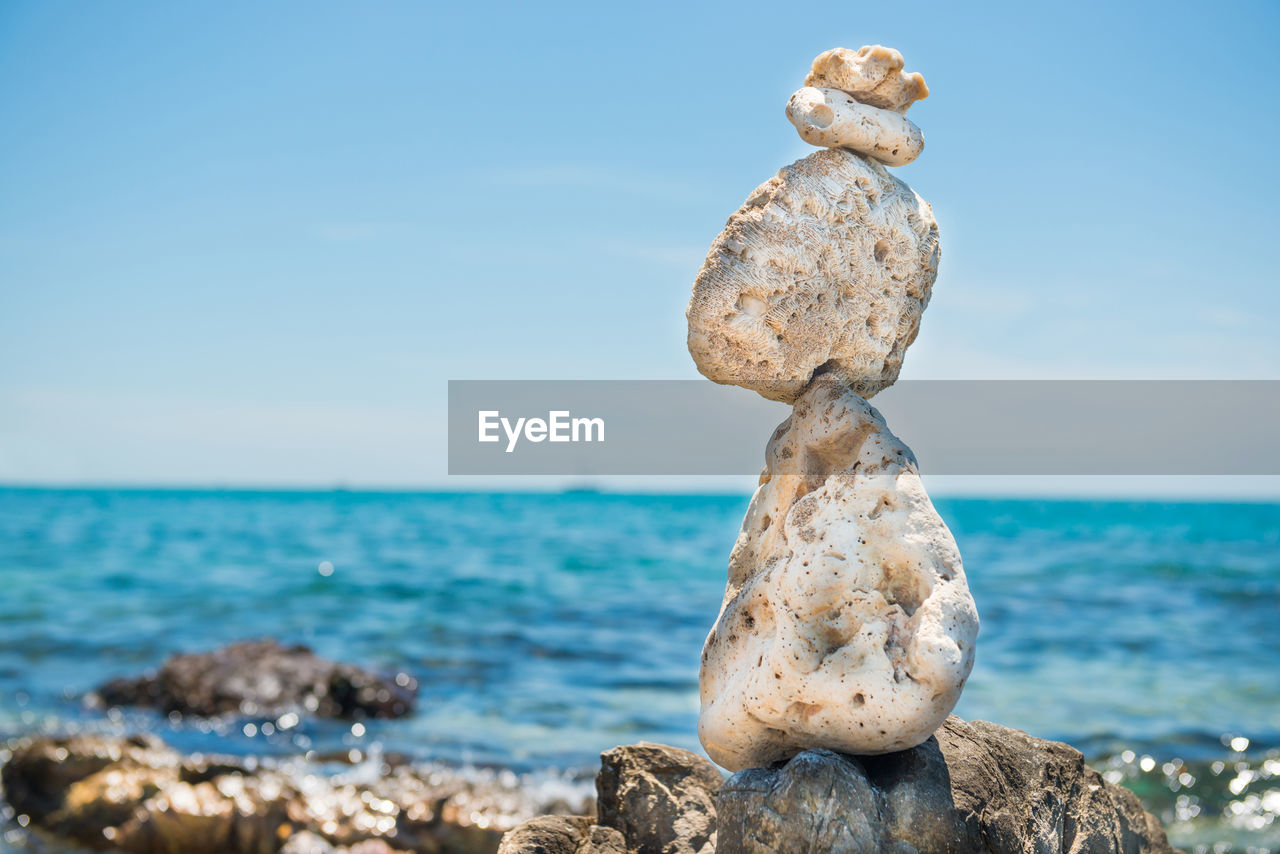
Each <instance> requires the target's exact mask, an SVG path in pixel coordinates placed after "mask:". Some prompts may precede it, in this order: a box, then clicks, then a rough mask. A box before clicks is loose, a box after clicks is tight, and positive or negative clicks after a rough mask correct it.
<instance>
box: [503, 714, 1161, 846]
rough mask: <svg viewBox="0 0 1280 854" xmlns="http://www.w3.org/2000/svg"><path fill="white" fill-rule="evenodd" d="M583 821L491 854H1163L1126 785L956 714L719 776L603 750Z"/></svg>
mask: <svg viewBox="0 0 1280 854" xmlns="http://www.w3.org/2000/svg"><path fill="white" fill-rule="evenodd" d="M596 789H597V805H598V806H597V812H596V815H594V816H577V817H563V816H543V817H539V818H536V819H533V820H531V821H528V822H525V823H524V824H522V825H520V826H519V827H517V828H516V829H515V830H513V831H511V832H510V833H508V834H507V835H506V837H505V838H504V839H503V841H502V847H501V848H500V849H499V851H500V852H501V854H615V852H617V854H621V852H634V854H712V852H717V851H718V852H721V853H722V854H807V852H866V853H867V854H872V852H893V854H1021V852H1037V854H1114V852H1123V854H1174V849H1173V848H1172V847H1170V845H1169V841H1168V839H1167V838H1166V836H1165V832H1164V830H1163V828H1162V827H1161V826H1160V823H1159V822H1158V821H1157V820H1156V819H1155V818H1154V817H1153V816H1151V815H1150V814H1149V813H1147V812H1145V811H1144V810H1143V809H1142V806H1141V804H1139V803H1138V799H1137V798H1136V797H1135V796H1134V795H1133V793H1132V792H1129V791H1128V790H1126V789H1124V788H1121V787H1119V786H1115V785H1112V784H1111V783H1108V782H1106V781H1105V780H1103V778H1102V777H1101V776H1100V775H1099V774H1098V772H1097V771H1094V770H1093V769H1092V768H1090V767H1089V766H1087V765H1086V764H1085V762H1084V757H1083V755H1082V754H1081V753H1080V752H1079V751H1078V750H1075V749H1074V748H1072V747H1070V746H1068V745H1066V744H1062V743H1060V742H1053V741H1045V740H1043V739H1038V738H1034V737H1032V736H1029V735H1027V734H1026V733H1024V732H1020V731H1018V730H1012V729H1008V728H1006V727H1002V726H998V725H996V724H991V723H985V722H974V723H968V722H965V721H962V720H960V719H959V718H956V717H954V716H952V717H950V718H949V719H948V720H947V721H946V723H945V724H944V725H943V726H942V728H941V729H939V730H938V732H937V734H936V735H935V736H933V737H931V738H929V739H928V740H927V741H926V742H925V743H924V744H922V745H920V746H918V747H915V748H912V749H910V750H904V751H900V752H897V753H890V754H885V755H881V756H874V757H860V758H856V757H852V756H844V755H842V754H839V753H834V752H832V751H830V750H808V751H804V752H802V753H800V754H798V755H797V756H795V757H794V758H792V759H791V760H789V761H786V762H778V763H775V764H774V765H771V766H769V767H766V768H752V769H748V770H745V771H740V772H738V773H737V774H735V775H733V776H732V777H730V778H729V779H728V780H727V781H725V782H724V783H723V784H721V782H720V780H719V774H718V772H717V771H716V769H715V766H713V765H712V764H711V763H710V762H708V761H707V760H705V759H703V758H701V757H699V756H697V755H696V754H692V753H689V752H688V751H682V750H677V749H675V748H669V747H662V746H661V745H650V744H639V745H633V746H631V747H620V748H616V749H615V750H612V751H608V752H606V753H605V754H604V755H603V757H602V766H601V769H600V773H599V774H598V775H597V777H596Z"/></svg>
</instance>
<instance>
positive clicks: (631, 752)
mask: <svg viewBox="0 0 1280 854" xmlns="http://www.w3.org/2000/svg"><path fill="white" fill-rule="evenodd" d="M722 782H723V780H722V778H721V776H720V772H719V771H718V770H716V766H714V765H712V764H711V763H710V762H709V761H707V760H706V759H704V758H703V757H701V756H699V755H698V754H696V753H690V752H689V751H688V750H681V749H680V748H678V747H667V746H666V745H663V744H650V743H649V742H641V743H639V744H632V745H627V746H625V747H615V748H613V749H612V750H606V751H605V752H604V753H602V754H601V755H600V772H599V773H598V774H597V775H596V805H597V806H596V808H597V810H598V813H599V821H600V824H602V825H604V826H606V827H612V828H616V829H617V830H620V831H621V832H622V835H623V836H624V837H625V838H626V841H627V848H628V850H631V851H643V852H646V853H647V852H653V854H710V852H713V851H714V850H715V839H716V802H715V796H716V792H717V791H718V790H719V789H720V785H721V783H722Z"/></svg>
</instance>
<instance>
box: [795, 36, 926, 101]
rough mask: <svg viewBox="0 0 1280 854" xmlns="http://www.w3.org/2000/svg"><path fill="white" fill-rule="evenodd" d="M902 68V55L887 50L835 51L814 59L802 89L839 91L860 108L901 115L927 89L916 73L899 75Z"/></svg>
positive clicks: (921, 96) (870, 46)
mask: <svg viewBox="0 0 1280 854" xmlns="http://www.w3.org/2000/svg"><path fill="white" fill-rule="evenodd" d="M902 66H903V61H902V54H900V53H898V51H896V50H894V49H893V48H890V47H884V46H882V45H878V44H874V45H865V46H863V47H860V48H858V49H857V50H849V49H848V48H844V47H837V48H833V49H831V50H827V51H823V52H822V53H820V54H818V55H817V57H816V58H814V60H813V67H812V68H811V69H810V70H809V76H808V77H806V78H805V79H804V85H806V86H816V87H819V88H824V87H825V88H831V89H843V90H844V91H845V92H848V93H849V94H850V95H852V96H853V97H854V98H857V99H858V100H859V101H861V102H862V103H864V104H870V105H871V106H873V107H883V108H884V109H886V110H894V111H895V112H899V113H905V112H906V111H907V110H908V109H910V108H911V105H912V104H913V103H915V102H916V101H922V100H924V99H925V98H928V97H929V87H928V86H926V85H925V82H924V77H923V76H922V75H921V74H920V73H919V72H907V71H903V70H902Z"/></svg>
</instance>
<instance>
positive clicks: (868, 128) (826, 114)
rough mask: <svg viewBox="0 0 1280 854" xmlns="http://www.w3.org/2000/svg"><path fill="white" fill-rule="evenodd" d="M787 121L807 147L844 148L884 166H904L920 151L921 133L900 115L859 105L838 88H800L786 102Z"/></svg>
mask: <svg viewBox="0 0 1280 854" xmlns="http://www.w3.org/2000/svg"><path fill="white" fill-rule="evenodd" d="M787 120H788V121H790V122H791V124H793V125H795V128H796V132H797V133H799V134H800V138H801V139H803V140H804V141H805V142H807V143H809V144H810V145H817V146H820V147H822V148H847V149H849V150H851V151H856V152H858V153H859V154H865V155H867V156H868V157H874V158H875V159H876V160H879V161H880V162H881V163H883V164H884V165H886V166H905V165H906V164H908V163H910V162H911V161H912V160H915V159H916V158H917V157H919V156H920V152H921V151H923V150H924V134H922V133H921V132H920V128H918V127H916V126H915V124H913V123H912V121H911V120H910V119H908V118H907V117H906V116H904V115H903V114H902V113H895V112H894V111H893V110H885V109H882V108H880V107H871V106H868V105H867V104H863V103H860V102H858V101H856V100H854V97H853V96H852V95H850V94H849V93H847V92H844V91H843V90H840V89H815V88H814V87H812V86H806V87H804V88H803V89H801V90H799V91H798V92H796V93H795V94H794V95H792V96H791V99H790V100H789V101H787Z"/></svg>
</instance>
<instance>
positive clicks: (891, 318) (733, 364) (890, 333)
mask: <svg viewBox="0 0 1280 854" xmlns="http://www.w3.org/2000/svg"><path fill="white" fill-rule="evenodd" d="M938 259H939V249H938V224H937V223H936V222H935V221H934V218H933V210H932V209H931V208H930V207H929V205H928V203H927V202H925V201H924V200H923V199H921V198H920V197H919V196H917V195H916V194H915V192H913V191H912V189H911V188H910V187H908V186H907V185H906V184H905V183H903V182H902V181H900V180H899V179H898V178H896V177H895V176H893V175H891V174H890V173H889V172H888V171H887V170H886V169H885V168H884V167H883V166H881V165H880V164H879V163H876V162H874V161H871V160H868V159H866V158H864V157H862V156H860V155H857V154H854V153H852V152H848V151H844V150H842V149H824V150H822V151H818V152H815V153H813V154H811V155H809V156H808V157H805V158H804V159H802V160H798V161H796V162H795V163H792V164H791V165H790V166H787V167H784V168H783V169H782V170H781V171H779V172H778V174H777V175H776V176H775V177H773V178H771V179H769V180H768V181H766V182H765V183H763V184H761V185H760V186H759V187H757V188H756V190H755V192H753V193H752V194H751V196H750V198H748V199H747V201H746V202H745V203H744V204H743V205H742V207H741V208H739V209H738V211H737V213H735V214H734V215H733V216H731V217H730V218H729V221H728V223H726V224H725V227H724V230H723V231H722V232H721V233H720V234H719V236H717V237H716V239H715V241H714V242H713V243H712V244H711V250H710V251H709V252H708V253H707V259H706V261H705V262H704V263H703V265H702V269H701V270H700V271H699V273H698V277H697V279H696V280H695V281H694V285H693V295H692V298H691V299H690V301H689V307H688V310H687V311H686V317H687V318H688V321H689V338H688V343H689V353H690V354H691V355H692V356H693V360H694V361H695V362H696V363H697V365H698V370H699V371H701V372H702V373H703V375H705V376H706V377H707V378H708V379H711V380H714V381H716V382H718V383H724V384H728V385H740V386H743V387H745V388H749V389H753V390H755V391H757V392H759V393H760V394H762V395H764V396H765V397H767V398H769V399H771V400H781V401H785V402H787V403H790V402H791V401H793V400H795V398H796V396H797V395H799V394H800V392H801V391H803V390H804V388H805V386H806V385H807V384H808V383H809V380H810V379H811V378H812V377H813V375H814V373H815V371H818V370H819V369H821V372H824V373H832V374H835V375H837V376H839V377H841V378H842V379H843V380H844V381H845V382H846V383H847V384H848V385H849V386H850V387H851V388H853V389H854V390H855V391H856V392H857V393H858V394H860V395H862V396H863V397H871V396H872V395H874V394H875V393H876V392H877V391H879V390H881V389H883V388H885V387H886V386H889V385H892V384H893V382H894V380H896V379H897V377H898V372H899V371H900V370H901V368H902V359H903V355H904V354H905V353H906V349H907V347H908V346H909V345H910V344H911V342H912V341H914V340H915V337H916V333H917V331H918V330H919V327H920V315H921V314H922V313H923V311H924V309H925V306H926V305H928V302H929V294H930V291H931V289H932V288H933V282H934V279H935V278H937V275H938Z"/></svg>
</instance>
